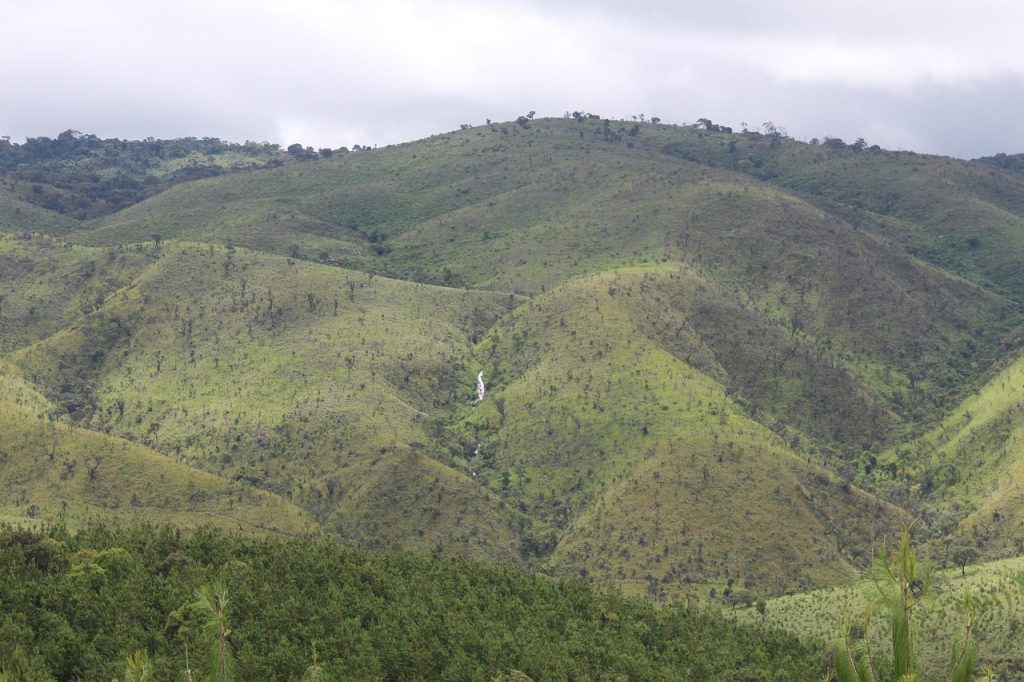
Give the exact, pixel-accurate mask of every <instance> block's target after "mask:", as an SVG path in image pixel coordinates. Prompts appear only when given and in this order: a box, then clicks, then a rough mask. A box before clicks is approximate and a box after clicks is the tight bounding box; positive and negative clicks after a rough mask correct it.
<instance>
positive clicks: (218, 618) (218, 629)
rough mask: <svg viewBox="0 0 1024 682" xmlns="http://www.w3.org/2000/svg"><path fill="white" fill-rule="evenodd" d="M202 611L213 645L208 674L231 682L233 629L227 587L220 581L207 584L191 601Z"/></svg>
mask: <svg viewBox="0 0 1024 682" xmlns="http://www.w3.org/2000/svg"><path fill="white" fill-rule="evenodd" d="M190 606H191V608H193V609H195V610H196V611H197V612H198V613H199V617H200V619H201V622H202V635H203V638H204V639H205V640H206V641H207V646H208V647H209V650H210V654H209V664H208V667H207V670H208V672H207V678H208V679H210V680H213V681H214V682H228V681H229V680H231V679H233V678H234V668H235V663H234V655H233V653H232V651H231V642H230V641H229V639H228V638H229V637H230V636H231V629H230V628H229V627H228V617H227V607H228V595H227V590H226V589H225V588H224V585H222V584H221V583H220V582H214V583H212V584H208V585H203V586H202V587H200V588H198V589H197V590H196V600H195V601H194V602H192V604H190Z"/></svg>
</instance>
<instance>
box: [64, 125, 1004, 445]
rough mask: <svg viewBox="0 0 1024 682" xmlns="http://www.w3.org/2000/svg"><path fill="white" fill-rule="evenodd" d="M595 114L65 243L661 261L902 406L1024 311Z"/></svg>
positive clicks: (483, 276) (380, 159) (462, 278)
mask: <svg viewBox="0 0 1024 682" xmlns="http://www.w3.org/2000/svg"><path fill="white" fill-rule="evenodd" d="M596 125H597V124H591V123H587V124H576V123H572V122H567V121H557V120H556V121H552V120H545V121H538V122H535V123H534V124H532V127H531V128H530V129H528V130H523V129H520V128H518V127H516V126H513V127H512V128H510V129H509V128H506V130H508V132H507V133H505V132H502V130H503V129H502V128H501V127H500V126H494V127H493V128H477V129H472V130H469V131H464V132H459V133H453V134H450V135H442V136H436V137H433V138H430V139H428V140H424V141H421V142H416V143H410V144H406V145H400V146H397V147H392V148H387V149H383V150H376V151H373V152H369V153H361V154H351V155H348V156H346V157H344V158H340V159H332V160H327V161H317V162H310V163H306V164H298V165H293V166H290V167H287V168H280V169H274V170H269V171H260V172H254V173H247V174H240V175H234V176H230V177H226V178H217V179H213V180H207V181H202V182H197V183H190V184H187V185H181V186H179V187H176V188H174V189H172V190H169V191H168V192H165V193H163V194H161V195H160V196H158V197H155V198H154V199H152V200H150V201H147V202H143V203H141V204H138V205H136V206H134V207H131V208H129V209H127V210H125V211H122V212H121V213H119V214H117V215H114V216H110V217H108V218H106V219H104V220H101V221H99V222H97V223H95V224H93V225H92V226H90V228H89V229H88V230H83V231H80V232H79V233H77V234H76V237H75V238H76V239H79V240H82V241H86V242H89V243H117V242H124V241H133V240H139V239H148V238H149V237H150V235H151V234H152V233H154V232H160V233H162V234H163V235H164V236H165V237H174V238H183V237H184V238H196V239H203V240H215V241H228V240H231V241H233V242H234V243H235V244H239V245H247V246H251V247H253V248H258V249H264V250H271V251H277V252H281V253H288V252H290V250H291V247H292V245H294V246H295V247H296V248H297V250H298V252H299V253H300V254H301V255H303V256H305V257H312V258H317V257H319V256H320V254H321V253H322V254H324V255H325V256H327V257H329V258H332V259H335V260H338V261H339V262H342V263H345V264H347V265H350V266H352V267H357V268H363V269H370V270H374V271H378V272H391V273H394V274H396V275H397V276H400V277H404V278H408V279H414V280H423V281H444V282H447V283H450V284H455V285H461V284H468V285H470V286H475V287H486V288H494V289H499V290H506V291H530V292H539V291H542V290H546V289H550V288H552V287H554V286H557V285H558V283H560V282H562V281H564V280H565V279H567V278H568V277H571V276H574V275H580V274H590V273H596V272H600V271H603V270H607V269H609V268H611V267H615V266H619V265H622V264H627V263H633V264H637V263H653V262H656V261H661V260H664V259H665V258H669V259H671V260H676V261H680V262H685V263H687V264H689V265H691V266H692V267H693V268H694V269H696V270H697V271H699V272H700V273H701V274H703V275H705V276H706V277H707V278H708V279H710V280H711V281H713V282H714V283H716V284H718V285H719V286H720V288H722V289H723V290H725V291H731V292H732V293H734V294H735V295H736V297H737V298H739V300H740V301H741V303H742V305H743V306H744V307H747V308H751V309H756V310H758V311H761V312H762V313H763V314H764V315H766V316H767V317H769V318H771V319H773V320H775V321H776V322H778V323H780V324H782V325H784V326H786V327H788V328H789V329H790V331H791V332H792V333H794V334H796V333H799V334H800V335H801V336H802V337H803V341H802V343H803V345H804V346H805V347H808V348H810V347H816V348H817V349H818V350H816V351H815V353H816V354H818V355H820V354H822V353H824V352H826V351H827V352H828V354H829V355H830V356H831V357H832V358H833V360H834V361H835V362H838V363H839V364H841V365H842V366H843V367H844V368H846V369H848V370H850V371H851V372H853V373H854V374H856V375H857V376H859V378H860V381H861V382H862V383H864V384H865V385H867V386H868V388H869V390H870V392H872V393H873V394H874V400H875V401H876V402H877V401H878V400H881V401H883V402H885V403H886V405H885V407H886V409H887V410H888V411H890V412H893V413H895V414H897V415H898V416H899V418H900V419H902V420H906V419H908V418H909V419H911V420H914V421H921V420H924V419H927V418H929V417H930V416H931V415H932V414H934V410H935V407H936V405H937V404H940V403H943V402H945V401H948V400H949V399H950V398H951V397H956V396H958V395H960V394H961V393H962V391H963V388H964V385H965V384H966V382H967V381H968V380H969V379H970V377H971V375H972V374H973V373H974V371H975V369H976V368H975V366H974V365H973V364H972V363H979V364H981V365H985V364H987V363H989V362H990V361H991V360H992V357H993V356H994V355H995V354H996V352H997V346H998V339H999V337H1000V336H1001V335H1002V334H1003V333H1005V331H1006V330H1008V329H1010V328H1012V327H1013V325H1015V324H1016V323H1017V322H1018V321H1019V317H1020V313H1019V311H1017V309H1015V308H1014V307H1013V306H1012V305H1011V304H1010V303H1009V301H1007V300H1005V299H1001V298H999V297H997V296H995V295H992V294H989V293H986V292H984V291H983V290H982V289H981V288H979V287H977V286H972V285H970V284H968V283H967V282H964V281H962V280H958V279H956V278H954V277H950V276H949V275H947V274H945V273H943V272H941V271H938V270H936V269H935V268H932V267H928V266H926V265H924V264H923V263H921V262H920V261H917V260H916V259H914V258H911V257H908V256H907V255H906V254H905V253H904V252H902V251H901V250H899V249H898V248H894V247H893V246H892V245H891V244H889V243H888V242H887V241H885V240H884V239H879V238H877V237H875V236H872V235H871V234H870V233H868V232H865V231H863V230H858V229H856V228H855V227H854V226H853V225H851V224H850V223H849V222H847V221H844V220H842V219H838V218H836V217H835V216H832V215H829V214H827V213H825V212H823V211H821V210H819V209H818V208H815V207H814V206H812V205H810V204H808V203H806V202H804V201H802V200H799V199H797V198H795V197H793V196H792V195H790V194H787V193H786V192H784V191H780V190H779V189H778V188H776V187H772V186H768V185H765V184H763V183H760V182H758V181H755V180H752V179H751V178H750V177H748V176H745V175H743V174H739V173H734V172H729V171H723V170H717V169H712V168H708V167H706V166H700V165H698V164H696V163H693V162H690V161H687V160H683V159H681V158H680V156H679V155H678V154H673V153H665V152H664V151H663V149H664V148H665V147H666V146H667V145H670V144H676V143H681V142H680V141H684V142H685V141H688V140H691V138H692V139H693V140H701V139H703V138H699V137H697V134H696V133H695V132H694V131H691V130H688V129H676V128H671V127H666V126H659V127H653V126H647V127H644V129H643V132H642V133H641V134H640V136H638V137H637V138H635V139H633V140H631V144H632V146H628V145H627V144H626V143H624V142H607V141H605V140H604V138H603V137H602V136H601V135H599V134H596V133H595V130H594V129H593V128H594V126H596ZM711 137H714V136H711ZM736 137H739V136H736ZM787 144H788V143H787ZM794 144H795V143H794ZM803 147H806V148H808V149H811V150H813V149H815V148H812V147H809V146H808V145H803ZM864 158H867V156H865V157H864ZM900 158H902V157H900ZM1022 196H1024V190H1022ZM756 393H757V392H754V394H756ZM833 411H838V410H833ZM856 419H857V421H860V422H863V421H864V420H868V421H870V420H871V417H870V416H869V415H858V417H857V418H856ZM875 421H876V423H877V424H878V428H876V429H875V430H873V431H871V432H868V433H865V432H864V431H863V430H862V429H861V430H859V431H857V432H856V433H850V434H845V433H842V432H836V429H832V432H833V433H832V434H830V437H829V438H828V439H826V441H828V440H832V441H838V445H839V446H840V448H841V449H843V450H847V451H849V452H859V451H861V450H863V449H865V448H867V447H869V446H870V445H871V443H872V442H873V441H876V440H878V441H885V440H886V438H887V436H888V435H889V434H890V433H892V430H891V429H890V428H889V426H891V424H885V423H882V422H884V421H885V420H881V421H879V420H878V419H875ZM801 425H802V426H804V427H805V428H806V420H805V421H804V422H803V423H802V424H801Z"/></svg>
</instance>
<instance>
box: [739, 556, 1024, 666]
mask: <svg viewBox="0 0 1024 682" xmlns="http://www.w3.org/2000/svg"><path fill="white" fill-rule="evenodd" d="M936 584H937V586H938V588H939V591H938V592H937V593H936V596H935V597H934V598H933V599H931V600H926V601H925V602H924V603H923V604H922V606H921V608H920V610H919V611H918V617H917V621H916V622H917V623H918V624H919V626H920V627H919V630H918V632H919V635H918V639H917V642H916V644H917V650H918V653H919V656H920V660H921V663H922V664H923V666H924V670H925V672H927V673H929V674H931V675H939V674H943V675H944V674H945V673H946V672H947V671H946V670H945V669H944V666H948V661H949V657H950V651H951V648H950V647H951V645H952V642H953V641H955V639H956V637H957V636H959V635H960V630H961V628H962V625H963V621H962V618H961V614H962V610H961V606H962V603H963V598H964V595H965V594H966V593H968V592H969V593H971V594H972V595H973V597H974V599H975V602H976V605H977V607H978V621H977V625H976V627H975V631H974V634H975V638H976V640H977V642H978V662H979V664H981V663H989V664H992V665H995V666H996V667H997V671H999V672H1000V673H1001V674H1000V676H999V679H1001V680H1002V679H1007V680H1016V679H1020V676H1021V675H1022V674H1024V651H1022V649H1021V645H1020V643H1021V633H1022V631H1024V558H1016V559H1008V560H1003V561H996V562H991V563H986V564H978V565H975V566H968V567H967V569H966V575H964V576H961V572H960V569H949V570H946V571H940V572H939V574H938V581H937V583H936ZM877 594H878V593H877V591H876V588H875V587H874V585H873V583H871V582H870V581H867V580H863V581H860V582H858V583H856V584H854V585H851V586H845V587H835V588H830V589H827V590H819V591H815V592H809V593H807V594H798V595H793V596H786V597H779V598H776V599H771V600H769V601H768V603H767V609H766V613H765V618H764V622H765V623H767V624H768V625H771V626H775V627H780V628H782V629H784V630H787V631H789V632H791V633H794V634H796V635H798V636H800V637H801V638H803V639H804V641H808V642H810V641H815V640H816V641H818V642H828V641H832V640H834V639H836V637H837V636H838V635H839V633H840V629H839V628H840V622H841V620H842V619H843V618H853V619H854V622H860V623H861V624H862V623H863V620H862V617H863V613H864V607H865V606H866V605H867V604H868V603H869V602H870V601H871V600H873V599H874V598H875V597H876V596H877ZM743 619H750V620H761V616H760V615H758V614H757V613H755V612H753V610H751V612H748V613H745V614H744V616H743ZM882 621H884V618H881V617H879V618H876V619H875V626H874V627H873V628H872V640H871V641H872V648H873V650H874V651H877V652H886V651H888V652H890V655H891V642H890V640H889V639H888V630H887V624H884V625H883V622H882ZM1000 669H1001V670H1000Z"/></svg>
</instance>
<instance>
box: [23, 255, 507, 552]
mask: <svg viewBox="0 0 1024 682" xmlns="http://www.w3.org/2000/svg"><path fill="white" fill-rule="evenodd" d="M151 248H153V247H151ZM160 251H161V253H160V258H159V260H158V261H157V263H156V264H155V265H154V266H152V267H151V268H149V269H148V270H147V271H146V272H145V273H144V274H143V275H142V276H141V277H140V278H139V279H137V280H136V281H135V282H133V283H132V285H131V286H129V287H126V288H125V289H123V290H122V291H120V292H119V293H118V294H117V295H115V296H113V297H111V298H110V299H109V300H108V301H107V302H106V303H104V305H103V306H101V307H100V308H99V309H97V310H96V311H95V312H94V313H92V314H91V315H89V316H88V317H86V318H85V319H84V320H82V321H81V322H80V323H79V324H77V325H75V326H73V327H69V328H67V329H65V330H62V331H60V332H58V333H57V334H54V335H53V336H51V337H50V338H48V339H46V340H45V341H43V342H40V343H38V344H35V345H33V346H30V347H28V348H25V349H23V350H21V351H19V352H18V353H17V354H15V356H14V358H15V360H16V361H17V362H18V363H19V364H20V365H21V366H22V367H23V368H24V369H25V370H26V371H27V372H30V373H32V374H33V375H34V376H36V377H37V378H38V380H39V382H40V383H41V384H42V385H43V386H44V387H46V389H47V390H48V392H49V393H50V394H51V395H53V396H55V397H58V398H61V399H62V400H63V401H65V402H67V401H69V400H70V401H71V402H73V403H75V404H78V405H82V404H84V407H81V408H80V410H79V413H80V415H81V416H82V417H83V419H84V423H87V424H90V425H92V426H93V427H94V428H97V429H103V430H110V431H112V432H114V433H121V434H125V435H126V436H129V437H132V438H135V439H138V440H139V441H141V442H143V443H145V444H147V445H149V446H151V447H153V448H156V449H158V450H160V451H162V452H166V453H168V454H171V455H174V456H175V457H180V458H182V459H184V460H185V461H188V462H190V463H191V464H193V465H195V466H199V467H203V468H206V469H208V470H210V471H214V472H217V473H219V474H222V475H225V476H229V477H234V478H238V479H244V480H248V481H251V482H253V483H255V484H257V485H259V486H261V487H264V488H267V489H269V490H272V491H274V492H277V493H279V494H281V495H283V496H285V497H287V498H289V499H291V500H293V501H295V502H296V503H297V504H300V505H302V506H304V507H305V508H306V509H308V510H309V511H310V512H312V513H313V514H314V515H316V517H317V519H318V520H319V521H321V522H323V523H325V524H327V526H328V527H329V528H332V529H334V530H336V531H338V532H340V533H341V534H342V535H344V536H346V537H352V538H356V539H359V540H360V541H362V542H364V543H365V544H370V545H379V544H385V545H387V544H390V543H392V542H396V543H399V544H401V545H403V546H409V547H416V548H420V549H436V548H446V549H448V550H450V551H453V552H458V553H465V554H470V555H487V556H500V557H502V558H505V559H508V560H516V559H517V558H518V547H519V540H518V538H519V535H520V532H521V528H520V525H521V524H520V521H519V520H518V519H517V518H516V515H515V514H513V513H512V512H511V511H510V510H508V509H507V508H505V507H504V506H503V505H502V503H501V502H500V500H497V499H496V498H495V497H494V496H493V495H490V494H489V493H487V492H486V491H484V490H482V489H481V488H480V486H479V485H478V484H476V483H475V482H473V481H472V480H471V479H470V478H469V477H468V476H467V475H466V474H465V473H460V472H458V471H456V470H454V469H452V468H451V467H449V466H446V465H445V464H443V463H442V461H444V460H445V459H446V458H447V457H448V454H447V448H446V447H444V444H443V443H441V444H439V443H437V442H435V440H434V439H433V435H432V434H433V433H434V432H435V431H436V428H434V426H433V424H434V423H435V422H437V420H439V419H440V417H441V416H442V415H443V414H444V410H445V409H446V408H447V407H448V406H449V405H450V404H452V403H453V402H456V401H460V400H463V401H466V402H468V401H469V400H470V398H471V395H472V387H471V384H470V383H469V381H470V380H471V376H470V375H469V373H468V372H467V369H466V368H465V367H464V365H463V358H464V356H465V355H466V353H467V351H468V348H469V345H470V339H471V337H472V336H473V335H474V334H479V333H482V331H483V330H484V329H486V328H487V327H488V326H490V324H491V323H492V321H493V320H494V318H495V317H496V316H497V315H498V314H500V313H502V312H504V311H505V310H507V308H508V306H509V305H511V304H513V303H514V302H515V299H514V298H510V297H509V296H508V295H505V294H498V293H491V292H474V291H464V290H452V289H447V290H446V289H440V288H438V287H431V286H427V285H418V284H409V283H403V282H397V281H393V280H387V279H385V278H381V277H376V278H374V277H368V276H367V275H365V274H363V273H356V272H352V271H346V270H342V269H340V268H335V267H330V266H324V265H313V264H310V263H306V262H302V261H297V262H293V261H289V260H287V259H285V258H282V257H278V256H268V255H263V254H258V253H255V252H250V251H245V250H228V249H224V248H214V247H207V246H203V245H195V244H185V245H177V244H165V245H164V246H162V247H161V250H160ZM69 375H74V376H75V381H69V380H68V377H69ZM68 384H71V385H70V386H69V385H68ZM69 392H70V393H71V395H70V397H69V395H68V394H69ZM119 401H120V402H119ZM389 501H390V502H389Z"/></svg>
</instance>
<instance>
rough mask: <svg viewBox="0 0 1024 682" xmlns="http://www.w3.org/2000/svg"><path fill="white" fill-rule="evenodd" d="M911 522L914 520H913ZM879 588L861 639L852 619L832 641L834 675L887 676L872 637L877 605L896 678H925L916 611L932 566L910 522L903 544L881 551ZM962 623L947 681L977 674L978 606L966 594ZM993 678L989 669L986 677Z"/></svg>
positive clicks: (912, 681)
mask: <svg viewBox="0 0 1024 682" xmlns="http://www.w3.org/2000/svg"><path fill="white" fill-rule="evenodd" d="M911 525H913V524H911ZM870 578H871V581H872V582H873V583H874V585H875V588H876V589H877V591H878V598H877V599H876V600H875V602H874V603H872V604H871V605H870V606H868V608H867V610H866V612H865V615H864V629H863V635H862V636H861V637H860V641H858V642H854V641H853V639H854V638H853V636H852V634H851V633H852V625H850V624H848V625H847V627H846V630H845V632H844V633H843V636H842V638H841V639H840V640H839V641H837V642H836V643H835V645H834V647H833V650H834V655H835V664H836V667H835V675H836V677H837V678H838V680H839V682H877V680H880V679H888V677H887V676H883V675H880V673H879V668H878V667H877V663H876V660H875V659H874V657H873V654H872V651H871V647H870V645H869V643H868V633H869V630H870V626H871V619H872V616H873V614H874V611H875V610H876V609H879V610H882V611H884V612H887V614H888V616H889V624H890V627H891V636H892V676H891V677H892V679H895V680H896V681H897V682H921V681H922V678H921V677H920V673H919V671H918V666H917V652H916V650H915V648H914V643H915V637H916V635H917V632H916V628H915V623H914V612H915V611H916V610H917V607H918V605H919V604H920V603H921V602H922V600H924V599H925V598H927V597H928V596H929V594H930V593H931V585H932V569H931V567H930V566H929V565H928V564H926V563H923V562H920V561H918V558H917V555H916V553H915V552H914V550H913V549H912V548H911V546H910V526H908V527H907V528H905V529H904V530H903V533H902V535H901V537H900V543H899V546H898V547H897V548H896V549H895V550H892V551H890V550H889V549H885V550H883V552H882V553H881V554H880V555H879V556H878V557H877V558H876V559H875V562H874V565H873V566H872V569H871V573H870ZM963 615H964V625H963V630H962V632H961V635H960V638H959V639H958V640H957V641H956V642H955V643H954V644H953V647H952V664H951V667H950V672H949V674H948V675H947V676H946V678H945V679H946V680H948V681H949V682H971V680H973V679H974V677H973V673H974V657H975V652H976V646H975V644H974V640H973V637H972V630H973V627H974V623H975V620H976V618H977V609H976V607H975V606H974V602H973V600H972V599H971V596H970V595H969V594H968V595H967V597H966V598H965V600H964V606H963ZM985 680H989V681H990V682H993V681H992V678H991V674H989V675H988V676H987V677H985V678H982V679H981V680H979V682H984V681H985Z"/></svg>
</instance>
